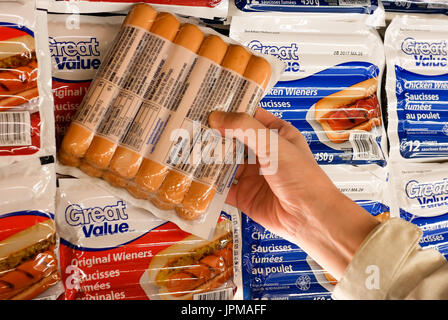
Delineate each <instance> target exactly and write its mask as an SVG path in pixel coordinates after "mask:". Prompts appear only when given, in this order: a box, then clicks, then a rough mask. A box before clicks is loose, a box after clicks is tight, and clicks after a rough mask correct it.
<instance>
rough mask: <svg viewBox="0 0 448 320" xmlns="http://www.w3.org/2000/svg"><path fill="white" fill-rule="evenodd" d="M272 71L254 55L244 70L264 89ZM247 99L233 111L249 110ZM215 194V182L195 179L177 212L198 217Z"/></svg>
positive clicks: (184, 215)
mask: <svg viewBox="0 0 448 320" xmlns="http://www.w3.org/2000/svg"><path fill="white" fill-rule="evenodd" d="M271 73H272V70H271V65H270V64H269V63H268V62H267V61H266V60H265V59H264V58H261V57H258V56H252V57H251V59H250V61H249V64H248V65H247V68H246V71H245V72H244V77H245V78H247V79H249V80H252V81H254V82H255V83H256V84H258V85H259V86H260V87H261V88H263V90H264V89H265V88H266V86H267V84H268V82H269V79H270V77H271ZM246 101H247V100H245V99H242V100H241V104H240V105H238V106H234V107H233V111H236V112H245V111H246V110H247V104H246ZM225 166H229V165H224V166H223V167H222V169H223V168H224V167H225ZM222 169H221V170H222ZM215 194H216V187H215V185H214V184H212V185H207V184H204V183H201V182H198V181H193V182H192V183H191V185H190V188H189V190H188V192H187V194H186V195H185V197H184V199H183V201H182V204H181V205H180V206H178V207H176V213H177V214H178V215H179V216H180V217H182V218H183V219H186V220H193V219H197V218H198V217H200V216H201V215H202V214H203V213H204V212H205V211H206V210H207V208H208V206H209V205H210V203H211V201H212V199H213V197H214V196H215Z"/></svg>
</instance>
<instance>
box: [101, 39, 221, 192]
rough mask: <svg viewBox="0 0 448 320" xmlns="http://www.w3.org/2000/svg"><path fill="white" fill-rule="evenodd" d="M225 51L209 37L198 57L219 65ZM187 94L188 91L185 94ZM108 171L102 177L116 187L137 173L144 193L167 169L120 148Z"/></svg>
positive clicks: (216, 40) (136, 153) (217, 42)
mask: <svg viewBox="0 0 448 320" xmlns="http://www.w3.org/2000/svg"><path fill="white" fill-rule="evenodd" d="M226 50H227V44H226V43H225V42H224V41H223V40H222V39H221V38H220V37H218V36H215V35H210V36H208V37H207V38H206V39H205V40H204V41H203V43H202V45H201V47H200V49H199V51H198V55H199V56H201V57H205V58H207V59H209V60H211V61H213V62H215V63H220V62H221V60H222V59H223V57H224V55H225V52H226ZM195 70H196V72H195ZM199 76H200V77H204V76H205V75H203V74H198V71H197V69H195V68H193V70H192V72H191V77H199ZM189 88H191V87H189ZM192 90H193V89H192ZM187 94H188V90H187V92H186V95H187ZM181 104H182V102H181ZM139 168H140V170H139ZM109 169H110V173H108V174H107V176H106V174H105V175H104V176H103V177H104V179H105V180H107V181H109V183H111V184H113V185H116V186H125V185H126V183H127V179H132V178H134V177H135V176H136V174H137V172H138V171H139V176H138V178H136V180H135V182H136V184H137V185H138V187H140V188H142V189H143V190H144V191H145V192H153V191H155V190H157V189H158V187H159V186H160V184H161V183H162V181H163V179H164V178H165V176H166V174H167V172H168V167H166V166H165V165H162V164H160V163H157V162H155V161H152V160H149V159H146V158H145V159H143V156H142V155H141V154H139V153H138V152H135V151H132V150H130V149H128V148H125V147H121V146H119V147H118V148H117V150H116V152H115V154H114V157H113V158H112V161H111V164H110V167H109ZM131 190H132V189H131Z"/></svg>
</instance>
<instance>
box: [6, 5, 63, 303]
mask: <svg viewBox="0 0 448 320" xmlns="http://www.w3.org/2000/svg"><path fill="white" fill-rule="evenodd" d="M47 34H48V33H47V23H46V14H45V12H43V11H42V12H41V11H37V10H36V8H35V4H34V3H33V2H31V1H27V2H25V1H21V2H5V1H2V2H0V299H2V300H3V299H8V300H9V299H11V300H20V299H33V298H41V299H54V298H56V297H58V296H59V295H60V294H61V293H62V292H63V287H62V285H61V282H60V281H59V280H60V275H59V273H58V258H57V257H58V250H57V246H58V238H57V236H56V228H55V223H54V217H55V196H56V175H55V168H54V157H55V151H56V150H55V141H54V140H55V139H54V118H53V96H52V92H51V86H50V84H51V74H50V70H51V67H50V63H51V62H50V53H49V50H48V38H47V36H46V35H47Z"/></svg>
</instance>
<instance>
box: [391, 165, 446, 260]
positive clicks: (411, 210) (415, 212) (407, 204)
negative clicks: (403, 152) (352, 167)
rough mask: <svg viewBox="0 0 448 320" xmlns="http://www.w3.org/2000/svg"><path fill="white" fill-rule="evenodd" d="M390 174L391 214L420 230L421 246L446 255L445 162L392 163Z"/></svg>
mask: <svg viewBox="0 0 448 320" xmlns="http://www.w3.org/2000/svg"><path fill="white" fill-rule="evenodd" d="M390 175H391V191H392V196H393V197H394V201H393V205H392V206H391V209H392V214H393V215H394V216H399V217H400V218H402V219H403V220H406V221H409V222H411V223H413V224H415V225H416V226H418V227H419V228H420V229H421V230H422V231H423V235H422V237H421V239H420V246H421V247H423V248H434V249H436V250H438V251H439V252H440V253H442V254H443V255H444V256H445V257H448V242H447V239H448V223H447V221H448V220H447V219H448V183H447V181H448V178H447V176H448V165H447V163H407V164H401V165H399V164H398V163H394V164H393V165H392V166H391V174H390Z"/></svg>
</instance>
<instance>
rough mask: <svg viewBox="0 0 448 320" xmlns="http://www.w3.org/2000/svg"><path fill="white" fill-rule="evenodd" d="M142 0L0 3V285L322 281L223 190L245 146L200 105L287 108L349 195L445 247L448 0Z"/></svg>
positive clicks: (287, 284)
mask: <svg viewBox="0 0 448 320" xmlns="http://www.w3.org/2000/svg"><path fill="white" fill-rule="evenodd" d="M144 2H145V3H140V1H130V0H122V1H120V0H117V1H115V0H83V1H79V0H32V1H3V2H1V3H0V18H1V20H0V22H1V25H0V28H1V31H2V32H0V37H1V39H0V63H1V66H0V68H1V69H0V190H1V192H0V299H65V300H73V299H82V300H130V299H139V300H142V299H151V300H155V299H158V300H160V299H165V300H166V299H171V300H186V299H188V300H190V299H196V300H198V299H246V300H253V299H277V300H278V299H314V300H319V299H331V293H332V290H333V288H334V286H335V285H336V284H337V281H336V280H335V279H334V278H333V277H332V275H331V274H329V273H328V272H327V271H326V270H324V269H323V268H322V267H321V266H319V265H318V264H317V263H316V262H315V261H313V259H311V258H310V257H309V256H308V255H307V253H306V252H304V251H303V250H302V249H301V248H300V247H298V246H297V245H295V244H293V243H290V242H288V241H286V240H284V239H282V238H280V237H279V236H277V235H275V234H274V233H272V232H270V231H269V230H267V229H265V228H263V227H262V226H261V225H259V224H257V223H256V222H254V221H252V220H251V219H250V218H249V217H248V216H246V215H245V214H244V213H243V212H239V211H238V210H237V209H236V208H234V207H231V206H228V205H226V204H225V198H226V195H227V192H228V190H229V187H230V185H231V184H232V181H233V176H234V173H235V170H236V168H237V165H236V164H235V162H240V161H241V158H239V157H240V156H241V153H240V151H241V148H240V147H241V146H240V145H239V144H235V141H233V140H229V139H222V138H221V136H220V135H219V134H218V133H216V132H215V131H213V130H211V129H210V128H209V126H208V122H207V117H208V114H209V113H210V112H211V111H213V110H222V111H235V112H246V113H248V114H249V115H253V114H254V112H255V109H256V107H257V106H260V107H262V108H264V109H266V110H268V111H270V112H272V113H273V114H274V115H276V116H278V117H279V118H282V119H284V120H286V121H288V122H290V123H291V124H293V125H294V126H295V127H296V128H298V129H299V130H300V132H301V133H302V134H303V136H304V137H305V138H306V141H307V142H308V144H309V147H310V149H311V151H312V152H313V155H314V157H315V160H316V161H317V162H318V164H319V165H320V166H321V167H322V168H323V170H324V171H325V172H326V173H327V174H328V176H329V177H330V178H331V180H332V181H333V182H334V183H335V185H336V186H337V187H338V188H339V189H340V190H341V191H342V192H343V193H344V194H346V195H347V196H348V197H349V198H351V199H353V200H354V201H356V202H357V203H358V204H359V205H360V206H362V207H363V208H364V209H365V210H367V211H368V212H370V213H371V214H372V215H373V216H375V217H376V218H377V219H378V220H380V221H386V220H387V219H389V218H390V217H401V218H403V219H405V220H407V221H410V222H412V223H415V224H416V225H418V226H419V227H421V228H422V229H423V231H424V237H423V239H422V243H421V244H422V246H425V247H428V248H437V249H438V250H439V251H441V252H442V253H444V254H447V253H448V250H447V249H448V248H447V247H446V240H445V238H446V236H445V233H446V231H447V230H448V220H447V217H448V211H447V209H446V208H447V206H448V201H447V196H446V194H448V191H447V190H448V187H445V186H446V185H448V183H447V182H446V181H448V180H447V177H445V175H446V174H448V167H446V164H444V163H443V161H445V160H446V158H448V147H447V145H448V138H447V136H448V133H447V132H448V124H447V123H448V122H446V121H445V120H444V119H445V111H444V107H445V105H446V103H447V102H446V101H448V96H447V94H445V92H446V90H447V89H448V76H447V75H448V71H447V70H448V61H447V60H448V47H447V43H446V41H448V40H447V34H448V27H447V26H448V24H447V23H446V22H447V18H446V14H447V12H448V10H447V7H446V5H444V4H443V3H438V2H437V1H434V2H431V1H429V2H428V1H425V2H424V3H420V2H416V1H406V0H405V1H402V0H400V1H386V0H385V1H382V2H381V1H379V0H367V1H364V0H356V1H353V0H338V1H336V0H325V1H324V0H306V1H304V0H297V1H295V0H293V1H286V2H278V1H275V2H273V1H271V0H258V1H253V0H235V1H233V0H169V1H168V0H150V1H144ZM416 14H419V15H416ZM392 18H393V20H392V22H391V23H390V21H388V19H392ZM386 22H387V23H386ZM389 23H390V24H389ZM386 25H387V28H386ZM384 32H385V38H384V39H383V38H382V36H381V35H383V34H384ZM50 71H51V73H50ZM388 142H389V143H388ZM389 146H390V147H389ZM198 154H199V156H198ZM204 155H205V156H208V158H207V159H204V158H203V157H204ZM218 156H219V157H221V158H222V159H223V161H222V162H216V159H217V157H218ZM204 160H205V162H204ZM213 160H215V162H213ZM201 161H202V162H201ZM207 161H211V162H207ZM17 191H21V192H20V193H18V192H17Z"/></svg>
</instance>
